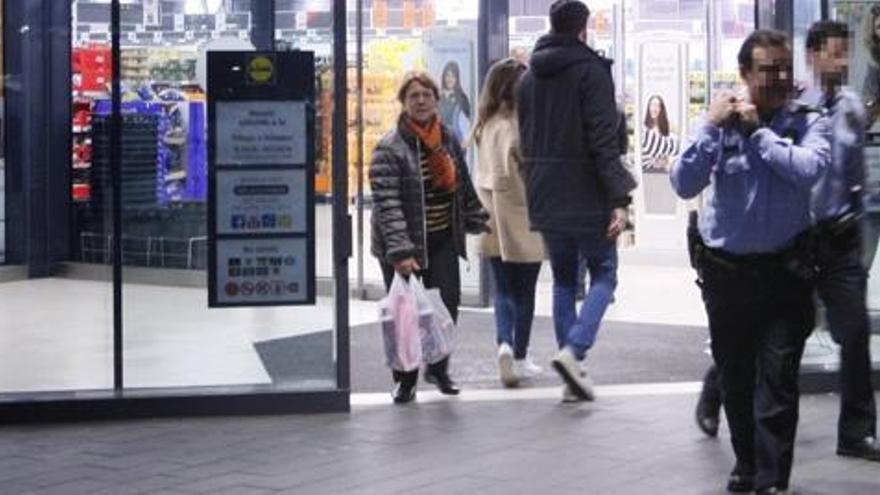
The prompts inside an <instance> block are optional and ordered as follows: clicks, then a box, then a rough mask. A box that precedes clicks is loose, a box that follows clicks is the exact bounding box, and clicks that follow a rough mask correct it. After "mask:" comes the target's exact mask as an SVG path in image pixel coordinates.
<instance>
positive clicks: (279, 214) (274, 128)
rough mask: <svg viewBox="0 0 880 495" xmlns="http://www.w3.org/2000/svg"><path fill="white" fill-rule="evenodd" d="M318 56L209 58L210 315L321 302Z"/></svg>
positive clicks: (242, 54)
mask: <svg viewBox="0 0 880 495" xmlns="http://www.w3.org/2000/svg"><path fill="white" fill-rule="evenodd" d="M314 81H315V64H314V56H313V54H312V53H310V52H282V53H273V52H270V53H256V52H210V53H209V54H208V113H209V119H208V122H209V125H208V140H209V193H208V198H209V235H208V240H209V248H208V257H209V267H210V271H209V273H208V291H209V293H208V304H209V306H210V307H229V306H277V305H303V304H314V303H315V235H314V233H315V228H314V227H315V191H314V170H315V166H314V164H315V144H314V143H315V115H314V108H315V104H314V102H315V86H314V84H315V83H314Z"/></svg>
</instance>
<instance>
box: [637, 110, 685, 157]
mask: <svg viewBox="0 0 880 495" xmlns="http://www.w3.org/2000/svg"><path fill="white" fill-rule="evenodd" d="M673 131H674V129H673V128H671V127H670V125H669V111H668V110H667V109H666V102H665V101H664V100H663V97H662V96H660V95H657V94H655V95H651V96H650V97H649V98H648V103H647V105H646V108H645V118H644V120H643V121H642V147H641V156H642V171H643V172H648V173H667V172H669V167H670V166H671V165H672V159H673V158H674V157H675V156H676V155H678V149H679V139H678V136H677V135H676V133H675V132H673Z"/></svg>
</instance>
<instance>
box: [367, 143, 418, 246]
mask: <svg viewBox="0 0 880 495" xmlns="http://www.w3.org/2000/svg"><path fill="white" fill-rule="evenodd" d="M403 173H404V171H403V164H402V163H401V158H399V157H397V156H395V154H394V152H393V150H391V149H390V147H389V146H387V145H384V144H381V143H380V144H379V145H378V146H376V149H375V150H374V151H373V158H372V161H371V163H370V188H371V189H372V191H373V215H374V217H376V218H375V220H374V221H375V222H376V225H377V227H378V229H379V232H380V235H381V236H382V239H383V240H384V244H385V253H383V256H384V258H385V260H386V261H388V262H389V263H394V262H397V261H401V260H405V259H407V258H410V257H412V256H415V255H416V254H417V251H416V246H415V244H414V243H413V242H412V240H411V239H410V238H409V233H408V230H407V224H406V216H405V215H404V205H403V201H404V199H403V187H405V184H404V178H403Z"/></svg>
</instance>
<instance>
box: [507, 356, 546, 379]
mask: <svg viewBox="0 0 880 495" xmlns="http://www.w3.org/2000/svg"><path fill="white" fill-rule="evenodd" d="M513 371H514V373H516V376H518V377H519V378H521V379H530V378H535V377H536V376H540V375H541V373H543V372H544V368H541V367H540V366H538V365H537V364H535V362H534V361H532V358H530V357H525V358H523V359H516V360H514V362H513Z"/></svg>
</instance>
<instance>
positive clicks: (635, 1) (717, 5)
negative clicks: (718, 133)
mask: <svg viewBox="0 0 880 495" xmlns="http://www.w3.org/2000/svg"><path fill="white" fill-rule="evenodd" d="M538 3H540V2H538ZM754 7H755V4H754V2H753V1H751V0H726V1H723V2H709V1H699V0H698V1H688V2H679V1H669V2H666V1H664V2H656V1H653V2H652V1H645V0H597V1H594V2H590V9H591V16H590V25H589V28H588V36H589V40H588V43H589V44H590V46H592V47H593V48H594V49H595V50H597V51H598V52H600V53H602V54H603V55H605V56H606V57H608V58H611V59H613V60H614V65H613V67H612V71H613V74H614V79H615V86H616V89H617V100H618V104H619V105H621V106H622V107H623V109H624V110H625V112H626V115H627V122H628V127H629V132H630V134H629V136H630V139H629V151H628V153H627V155H626V156H625V157H624V162H625V163H626V165H627V166H628V167H629V168H630V170H631V171H632V173H633V175H635V176H636V177H637V178H638V182H639V187H638V189H637V190H636V191H635V193H634V202H633V205H632V207H631V211H630V214H631V220H632V222H631V223H632V228H631V229H630V230H629V231H627V232H626V233H625V234H624V235H623V236H621V247H622V248H624V249H622V251H621V256H622V257H623V258H624V260H626V259H632V260H634V261H639V262H646V263H648V264H656V263H660V264H674V265H679V266H685V265H686V263H687V260H686V248H685V235H684V232H685V226H686V222H687V213H688V211H689V210H691V209H696V208H698V206H699V202H698V201H693V202H686V201H682V200H680V199H678V198H677V197H676V196H675V195H674V193H673V191H672V188H671V185H670V183H669V168H670V167H671V165H672V163H673V162H674V161H675V160H676V158H677V156H678V155H679V154H680V153H681V151H682V149H683V147H684V146H686V144H687V140H688V136H689V134H690V131H691V129H692V128H693V126H695V125H697V124H698V123H699V120H700V118H701V115H702V113H703V112H704V111H705V108H706V102H707V101H708V98H709V96H710V94H711V93H712V91H716V90H719V89H722V88H731V89H736V88H737V86H738V75H737V70H736V69H737V68H736V56H735V55H736V50H737V49H738V48H739V45H740V43H741V42H742V40H743V39H744V38H745V36H746V35H747V34H748V32H749V31H750V30H751V29H752V28H753V26H754ZM509 27H510V30H509V45H510V50H511V53H512V54H513V55H514V56H518V57H523V58H527V57H528V54H529V53H530V51H531V49H532V47H533V46H534V43H535V41H536V40H537V39H538V38H539V37H540V36H541V35H543V34H544V33H546V32H547V31H548V30H549V25H548V20H547V13H546V8H545V6H544V5H523V4H521V3H514V2H511V3H510V24H509Z"/></svg>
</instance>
